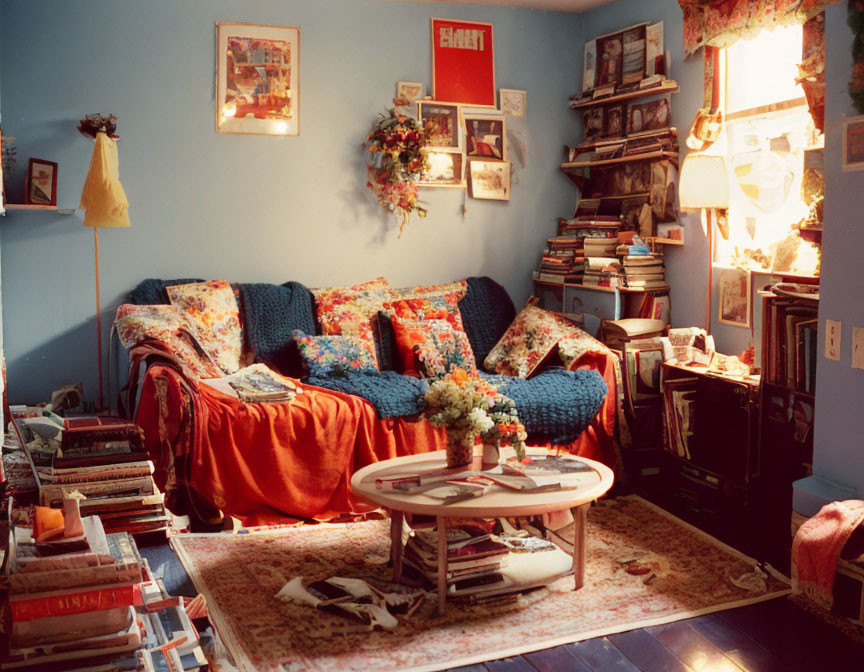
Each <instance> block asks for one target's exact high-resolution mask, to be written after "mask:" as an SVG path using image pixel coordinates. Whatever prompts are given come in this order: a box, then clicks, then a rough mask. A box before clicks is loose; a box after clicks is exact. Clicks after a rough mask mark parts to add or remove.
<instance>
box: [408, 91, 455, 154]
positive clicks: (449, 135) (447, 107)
mask: <svg viewBox="0 0 864 672" xmlns="http://www.w3.org/2000/svg"><path fill="white" fill-rule="evenodd" d="M417 118H418V119H419V120H420V121H422V122H426V121H431V122H432V130H431V131H430V133H429V135H428V137H427V140H426V144H427V146H428V147H431V148H435V149H438V148H442V149H461V148H462V133H461V127H462V123H461V121H462V113H461V110H460V109H459V105H456V104H453V103H439V102H437V101H434V100H418V101H417Z"/></svg>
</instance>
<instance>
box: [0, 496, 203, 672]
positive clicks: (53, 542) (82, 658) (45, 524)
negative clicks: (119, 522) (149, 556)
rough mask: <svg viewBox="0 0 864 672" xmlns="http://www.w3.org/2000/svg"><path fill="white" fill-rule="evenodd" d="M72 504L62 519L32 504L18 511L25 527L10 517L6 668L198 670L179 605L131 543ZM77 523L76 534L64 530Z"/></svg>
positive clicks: (195, 647) (193, 639)
mask: <svg viewBox="0 0 864 672" xmlns="http://www.w3.org/2000/svg"><path fill="white" fill-rule="evenodd" d="M75 501H77V500H75ZM68 502H69V500H67V506H66V507H64V508H65V514H64V513H61V512H60V511H57V510H53V509H47V508H44V507H38V506H37V507H29V508H27V509H16V510H15V511H16V516H17V517H18V518H19V519H20V518H21V516H22V515H25V516H27V517H29V518H30V520H28V521H27V522H26V524H23V525H19V524H14V525H13V524H11V521H10V525H9V535H8V547H7V549H6V554H5V559H4V564H3V578H4V580H5V581H4V583H5V586H6V587H7V590H8V610H9V619H8V622H9V623H10V625H9V628H8V629H7V637H8V641H7V644H8V654H7V655H6V656H5V657H3V658H2V660H3V662H2V663H0V669H3V670H6V669H28V668H32V667H38V668H39V669H46V668H48V667H50V669H63V670H73V669H81V668H82V667H87V669H93V668H91V667H90V666H95V665H106V666H107V667H105V669H123V670H129V671H130V672H131V671H133V670H141V671H143V670H154V669H155V670H158V669H168V670H177V671H180V670H194V669H198V668H199V667H201V666H202V665H203V664H204V663H205V658H204V656H203V652H202V651H201V648H200V645H199V640H198V634H197V632H196V631H195V628H194V627H193V626H192V624H191V622H190V621H189V619H188V617H187V616H186V614H185V611H184V609H183V604H182V599H181V598H171V597H169V596H167V594H166V593H165V592H164V587H163V586H161V584H160V583H158V582H154V581H151V580H149V569H148V568H147V564H146V561H145V560H143V559H142V558H141V556H140V555H139V553H138V549H137V547H136V545H135V542H134V540H133V538H132V537H131V536H130V535H129V534H128V533H126V532H122V533H117V534H107V535H106V534H105V532H104V530H103V528H102V523H101V522H100V520H99V518H98V517H95V516H89V517H84V518H81V519H78V514H77V513H73V512H71V511H70V509H69V507H68ZM11 510H13V509H12V508H11V506H10V511H11ZM70 519H71V520H73V521H75V522H77V528H76V526H75V524H74V523H73V530H74V529H77V533H76V532H74V531H73V532H72V533H71V534H70V533H69V530H68V529H67V528H65V527H64V525H68V524H69V521H70ZM17 522H20V521H16V523H17ZM57 522H59V527H52V526H51V524H52V523H57ZM136 605H137V608H136ZM172 644H173V645H172ZM163 647H164V650H163ZM193 663H194V664H193ZM166 665H167V666H166ZM112 666H113V667H112ZM98 669H102V668H98Z"/></svg>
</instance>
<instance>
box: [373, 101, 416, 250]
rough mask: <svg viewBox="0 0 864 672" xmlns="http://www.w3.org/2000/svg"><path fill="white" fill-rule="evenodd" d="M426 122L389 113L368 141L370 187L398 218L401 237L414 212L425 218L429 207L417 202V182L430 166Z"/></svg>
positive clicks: (377, 125)
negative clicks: (427, 155)
mask: <svg viewBox="0 0 864 672" xmlns="http://www.w3.org/2000/svg"><path fill="white" fill-rule="evenodd" d="M427 131H428V129H427V128H426V126H424V125H423V123H421V122H419V121H417V120H416V119H412V118H411V117H408V116H405V115H403V114H397V113H396V111H395V110H390V114H389V115H388V116H386V117H385V116H382V117H381V119H380V121H379V122H378V123H377V124H376V125H375V128H374V129H373V131H372V132H371V133H370V134H369V137H368V138H366V149H367V150H368V151H369V154H370V156H369V162H368V163H367V164H366V165H367V169H368V181H367V182H366V187H367V188H369V189H370V190H371V191H372V193H373V194H375V198H377V199H378V203H379V204H380V205H381V207H383V208H384V209H385V210H387V211H388V212H392V213H394V214H395V215H396V216H397V217H398V218H399V237H400V238H401V237H402V234H403V233H404V231H405V227H406V226H407V224H408V220H409V219H410V217H411V214H412V213H417V216H418V217H425V216H426V208H424V207H422V206H421V205H420V203H419V201H418V185H417V183H418V181H419V180H420V177H421V175H422V174H423V172H424V171H425V170H426V168H427V167H428V159H427V157H426V138H427Z"/></svg>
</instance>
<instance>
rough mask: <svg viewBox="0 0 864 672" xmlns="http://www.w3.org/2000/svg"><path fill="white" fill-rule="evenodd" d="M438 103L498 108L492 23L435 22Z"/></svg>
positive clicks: (434, 78)
mask: <svg viewBox="0 0 864 672" xmlns="http://www.w3.org/2000/svg"><path fill="white" fill-rule="evenodd" d="M432 87H433V92H432V95H433V97H434V98H435V100H440V101H445V102H448V103H463V104H466V105H480V106H484V107H495V57H494V53H493V49H492V24H491V23H477V22H475V21H453V20H450V19H435V18H433V19H432Z"/></svg>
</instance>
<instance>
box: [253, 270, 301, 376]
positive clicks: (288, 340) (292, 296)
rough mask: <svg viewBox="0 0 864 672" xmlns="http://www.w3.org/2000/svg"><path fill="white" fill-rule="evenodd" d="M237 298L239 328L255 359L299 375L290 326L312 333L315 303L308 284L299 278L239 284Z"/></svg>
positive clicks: (285, 371)
mask: <svg viewBox="0 0 864 672" xmlns="http://www.w3.org/2000/svg"><path fill="white" fill-rule="evenodd" d="M240 298H241V304H242V306H243V332H244V334H245V336H246V342H247V343H248V344H249V346H250V347H251V348H252V350H253V351H254V352H255V361H256V362H261V363H262V364H266V365H267V366H269V367H270V368H271V369H274V370H276V371H278V372H279V373H282V374H283V375H286V376H299V375H302V374H301V363H300V360H299V355H298V353H297V352H296V347H297V346H296V345H295V343H294V330H295V329H299V330H300V331H302V332H304V333H306V334H314V333H315V306H314V300H313V298H312V292H310V291H309V288H308V287H306V286H305V285H301V284H300V283H299V282H286V283H285V284H284V285H271V284H268V283H246V284H242V285H240Z"/></svg>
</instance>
